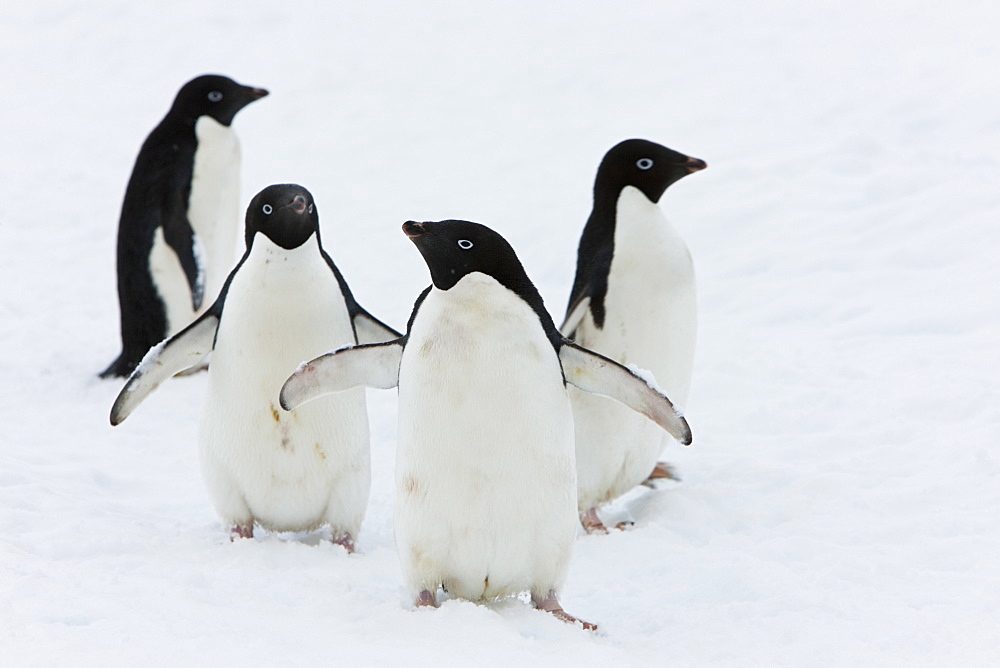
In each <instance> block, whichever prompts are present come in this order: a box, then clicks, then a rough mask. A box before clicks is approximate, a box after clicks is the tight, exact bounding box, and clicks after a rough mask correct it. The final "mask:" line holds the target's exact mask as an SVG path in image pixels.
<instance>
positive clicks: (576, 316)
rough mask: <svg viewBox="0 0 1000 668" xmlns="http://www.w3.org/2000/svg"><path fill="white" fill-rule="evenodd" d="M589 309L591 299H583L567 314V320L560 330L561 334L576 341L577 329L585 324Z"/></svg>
mask: <svg viewBox="0 0 1000 668" xmlns="http://www.w3.org/2000/svg"><path fill="white" fill-rule="evenodd" d="M589 308H590V297H581V298H580V301H578V302H577V303H576V304H575V305H574V306H573V308H572V309H570V311H569V312H568V313H567V314H566V320H565V321H564V322H563V324H562V327H560V328H559V333H560V334H562V335H563V336H565V337H566V338H567V339H575V338H576V328H577V327H579V326H580V323H581V322H583V316H585V315H586V314H587V309H589Z"/></svg>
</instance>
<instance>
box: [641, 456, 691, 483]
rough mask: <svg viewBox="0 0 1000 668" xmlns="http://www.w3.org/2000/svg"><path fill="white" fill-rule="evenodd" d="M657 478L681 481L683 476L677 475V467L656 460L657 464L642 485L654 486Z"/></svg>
mask: <svg viewBox="0 0 1000 668" xmlns="http://www.w3.org/2000/svg"><path fill="white" fill-rule="evenodd" d="M656 480H676V481H677V482H680V481H681V477H680V476H679V475H677V471H676V469H674V467H673V466H671V465H670V464H668V463H666V462H656V466H654V467H653V470H652V471H651V472H650V474H649V476H648V477H647V478H646V479H645V480H643V481H642V483H641V484H642V485H645V486H646V487H650V488H652V487H654V484H653V483H654V482H655V481H656Z"/></svg>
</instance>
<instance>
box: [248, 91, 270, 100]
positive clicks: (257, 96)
mask: <svg viewBox="0 0 1000 668" xmlns="http://www.w3.org/2000/svg"><path fill="white" fill-rule="evenodd" d="M247 94H248V95H250V99H251V100H259V99H260V98H262V97H267V96H268V95H269V93H268V92H267V91H266V90H265V89H263V88H248V89H247Z"/></svg>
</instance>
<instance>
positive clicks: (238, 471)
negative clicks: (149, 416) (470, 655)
mask: <svg viewBox="0 0 1000 668" xmlns="http://www.w3.org/2000/svg"><path fill="white" fill-rule="evenodd" d="M399 336H400V334H399V332H397V331H395V330H394V329H392V328H391V327H389V326H387V325H385V324H383V323H382V322H380V321H379V320H377V319H376V318H374V317H373V316H372V315H371V314H369V313H368V312H367V311H365V310H364V309H363V308H361V306H359V305H358V303H357V302H356V301H355V300H354V297H353V296H352V294H351V291H350V289H349V288H348V286H347V282H346V281H345V280H344V277H343V275H342V274H341V273H340V271H339V270H338V269H337V266H336V265H335V264H334V263H333V260H331V259H330V256H329V255H327V254H326V252H325V251H324V250H323V246H322V244H321V243H320V231H319V212H318V211H317V209H316V205H315V203H314V201H313V198H312V195H311V194H310V193H309V191H308V190H306V189H305V188H303V187H301V186H298V185H273V186H269V187H267V188H265V189H264V190H262V191H261V192H260V193H258V194H257V195H256V196H255V197H254V198H253V200H252V201H251V202H250V206H249V207H248V209H247V215H246V252H245V253H244V255H243V258H242V259H241V260H240V262H239V264H238V265H237V266H236V268H235V269H234V270H233V271H232V273H231V274H230V275H229V278H228V280H227V281H226V283H225V285H224V287H223V289H222V292H221V294H220V295H219V297H218V299H217V300H216V301H215V303H213V304H212V306H211V307H209V308H208V310H207V311H205V313H203V314H202V315H201V316H200V317H199V318H198V319H197V320H195V321H194V322H193V323H191V324H190V325H188V326H187V327H186V328H185V329H183V330H181V331H180V332H179V333H177V334H175V335H174V336H172V337H170V338H169V339H167V340H166V341H164V342H162V343H161V344H159V345H157V346H155V347H154V348H153V349H152V350H150V352H149V353H148V354H147V355H146V357H145V358H143V360H142V362H141V363H140V364H139V366H138V367H137V368H136V369H135V371H134V372H133V373H132V375H131V377H130V378H129V380H128V382H127V383H126V384H125V387H124V388H123V389H122V391H121V393H120V394H119V395H118V398H117V400H116V401H115V403H114V406H113V408H112V410H111V424H112V425H117V424H120V423H121V422H122V421H123V420H124V419H125V418H126V417H128V416H129V414H130V413H131V412H132V411H133V410H134V409H135V408H136V407H137V406H138V405H139V404H140V403H141V402H142V401H143V399H145V398H146V396H148V395H149V393H150V392H152V391H153V390H155V389H156V388H157V387H158V386H159V384H160V383H162V382H163V381H164V380H166V379H167V378H170V377H171V376H172V375H174V374H175V373H177V372H179V371H181V370H183V369H185V368H188V367H190V366H191V365H194V364H197V363H198V362H199V361H200V360H201V359H202V358H203V357H204V356H205V355H206V354H208V353H209V352H212V364H211V366H210V367H209V369H208V391H207V395H206V399H205V405H204V408H203V410H202V417H201V426H200V433H199V446H200V447H199V449H200V453H201V464H202V472H203V473H204V477H205V482H206V484H207V486H208V490H209V493H210V495H211V497H212V500H213V502H214V504H215V507H216V510H217V511H218V513H219V515H220V516H221V517H222V518H223V519H224V520H225V521H226V522H228V523H229V526H230V529H231V533H232V536H233V537H234V538H235V537H244V538H249V537H252V536H253V531H254V525H255V524H256V525H258V526H261V527H263V528H265V529H268V530H273V531H309V530H313V529H317V528H319V527H320V526H323V525H328V526H329V527H330V532H331V538H332V540H333V542H335V543H338V544H341V545H343V546H344V547H345V548H346V549H347V550H348V551H351V552H353V551H354V545H355V541H356V539H357V536H358V532H359V530H360V528H361V522H362V520H363V518H364V515H365V509H366V506H367V503H368V491H369V485H370V481H371V462H370V453H369V433H368V414H367V410H366V405H365V394H364V390H363V389H358V390H354V391H351V392H346V393H342V394H339V395H336V396H332V397H327V398H326V399H325V400H323V401H319V402H316V403H315V404H310V405H309V406H303V407H302V409H300V410H297V411H295V412H294V413H286V412H284V411H282V410H280V409H279V407H278V392H279V390H280V389H281V386H282V383H284V381H285V379H286V378H287V377H288V374H290V373H291V372H292V371H294V370H295V368H296V367H297V366H298V365H299V363H300V362H301V361H302V360H308V359H312V358H313V357H316V356H317V355H319V354H321V353H322V352H324V351H327V350H330V349H331V348H338V347H342V346H348V345H353V344H356V343H359V342H360V343H371V342H380V341H387V340H391V339H396V338H398V337H399Z"/></svg>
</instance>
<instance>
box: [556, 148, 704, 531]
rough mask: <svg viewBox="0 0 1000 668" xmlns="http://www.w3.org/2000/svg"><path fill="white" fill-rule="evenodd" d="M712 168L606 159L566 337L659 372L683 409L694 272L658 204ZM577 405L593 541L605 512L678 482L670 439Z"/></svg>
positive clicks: (589, 403) (582, 507)
mask: <svg viewBox="0 0 1000 668" xmlns="http://www.w3.org/2000/svg"><path fill="white" fill-rule="evenodd" d="M705 167H706V165H705V162H704V161H702V160H699V159H698V158H691V157H689V156H686V155H684V154H683V153H679V152H677V151H674V150H672V149H669V148H667V147H665V146H661V145H660V144H657V143H655V142H651V141H647V140H644V139H629V140H626V141H623V142H621V143H619V144H617V145H616V146H614V147H613V148H611V150H609V151H608V152H607V154H606V155H605V156H604V159H603V160H602V161H601V164H600V167H598V170H597V177H596V178H595V180H594V205H593V209H592V211H591V213H590V218H589V219H588V220H587V224H586V226H585V227H584V229H583V235H582V236H581V238H580V246H579V249H578V253H577V267H576V278H575V280H574V281H573V289H572V291H571V293H570V299H569V305H568V307H567V309H566V318H565V321H564V322H563V325H562V327H561V328H560V330H561V331H562V333H563V334H564V335H565V336H567V337H568V338H570V339H572V340H574V341H575V342H576V343H578V344H580V345H581V346H584V347H586V348H589V349H591V350H594V351H597V352H599V353H601V354H603V355H606V356H608V357H610V358H612V359H614V360H615V361H617V362H620V363H622V364H626V365H629V364H636V365H638V366H639V367H642V368H643V369H647V370H649V371H651V372H652V374H653V376H654V377H655V379H656V382H657V384H658V385H659V386H660V387H661V388H662V389H663V391H664V392H665V393H666V394H667V396H669V397H670V398H671V399H673V400H674V401H676V402H678V405H680V406H684V405H686V403H687V398H688V390H689V388H690V386H691V369H692V366H693V364H694V348H695V333H696V331H697V308H696V303H695V276H694V264H693V262H692V260H691V253H690V252H689V251H688V247H687V244H685V243H684V239H683V238H682V237H681V236H680V233H679V232H678V231H677V229H676V228H675V227H674V226H673V224H671V223H670V221H669V220H667V218H666V217H665V216H664V215H663V211H662V210H661V209H660V207H659V205H658V203H659V201H660V198H661V197H662V196H663V193H664V192H665V191H666V190H667V188H668V187H670V185H671V184H673V183H676V182H677V181H679V180H680V179H682V178H684V177H685V176H687V175H689V174H693V173H694V172H697V171H701V170H702V169H705ZM570 397H571V398H572V401H573V416H574V420H575V423H576V458H577V472H578V476H579V480H578V483H579V511H580V520H581V522H582V524H583V526H584V528H585V529H586V530H587V531H588V532H591V533H604V532H606V531H607V528H606V527H605V526H604V523H603V522H602V521H601V519H600V517H599V516H598V514H597V508H598V507H599V506H601V505H602V504H604V503H606V502H608V501H611V500H613V499H615V498H617V497H618V496H621V495H622V494H624V493H625V492H627V491H629V490H630V489H632V488H634V487H635V486H636V485H638V484H640V483H642V482H644V481H647V480H652V479H656V478H675V477H676V476H675V474H674V472H673V470H672V468H671V467H670V466H669V465H667V464H665V463H662V462H660V463H658V462H657V459H658V458H659V456H660V454H661V453H662V452H663V450H664V448H665V447H666V445H667V443H668V442H669V440H670V439H669V438H668V437H667V436H666V434H664V433H663V431H662V430H660V429H657V428H656V427H655V426H654V425H651V424H650V423H649V421H648V420H644V419H642V418H641V417H638V416H636V415H635V414H634V413H633V412H632V411H629V410H626V409H625V408H624V407H623V406H621V405H620V404H618V403H616V402H614V401H608V400H607V399H605V398H603V397H599V396H594V395H593V394H590V393H585V392H578V391H576V390H571V391H570ZM627 524H629V523H627V522H626V523H623V524H622V525H619V526H621V527H623V526H625V525H627Z"/></svg>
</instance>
